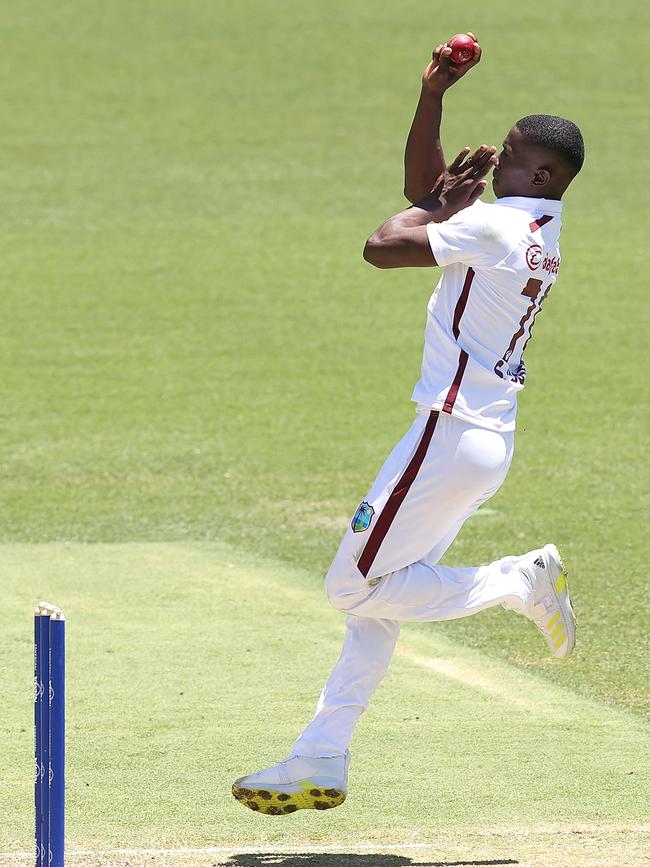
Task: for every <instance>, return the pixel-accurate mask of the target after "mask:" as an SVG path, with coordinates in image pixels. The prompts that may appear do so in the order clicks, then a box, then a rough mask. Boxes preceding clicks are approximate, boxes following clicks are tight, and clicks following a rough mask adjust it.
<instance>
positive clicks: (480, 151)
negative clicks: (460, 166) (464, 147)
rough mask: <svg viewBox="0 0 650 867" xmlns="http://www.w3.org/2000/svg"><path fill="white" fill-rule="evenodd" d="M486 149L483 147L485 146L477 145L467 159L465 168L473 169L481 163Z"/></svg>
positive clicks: (485, 146) (486, 146)
mask: <svg viewBox="0 0 650 867" xmlns="http://www.w3.org/2000/svg"><path fill="white" fill-rule="evenodd" d="M487 149H488V145H485V144H482V145H479V147H477V148H476V150H475V151H474V153H472V154H470V156H468V157H467V168H468V169H469V168H473V167H474V166H476V165H477V163H479V162H480V161H481V159H483V158H484V157H485V153H486V151H487Z"/></svg>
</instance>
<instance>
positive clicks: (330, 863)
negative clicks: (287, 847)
mask: <svg viewBox="0 0 650 867" xmlns="http://www.w3.org/2000/svg"><path fill="white" fill-rule="evenodd" d="M501 864H519V861H514V860H513V859H512V858H505V859H504V858H497V859H496V860H494V859H493V860H487V861H413V860H411V858H406V857H404V856H403V855H379V854H376V855H375V854H372V853H368V854H367V855H355V854H353V853H349V854H346V853H345V852H337V853H336V854H332V853H327V854H324V853H323V854H317V853H309V852H305V853H304V854H299V855H298V854H296V855H285V854H279V853H278V854H276V853H273V852H264V853H262V852H260V853H256V854H254V855H231V856H230V858H229V859H228V861H226V862H225V864H224V867H498V865H501Z"/></svg>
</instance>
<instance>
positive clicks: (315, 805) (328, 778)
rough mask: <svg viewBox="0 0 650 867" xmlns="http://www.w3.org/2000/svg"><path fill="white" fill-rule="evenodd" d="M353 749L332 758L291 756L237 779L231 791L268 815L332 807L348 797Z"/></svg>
mask: <svg viewBox="0 0 650 867" xmlns="http://www.w3.org/2000/svg"><path fill="white" fill-rule="evenodd" d="M349 765H350V753H349V752H346V754H345V755H344V756H333V757H331V758H310V757H309V756H289V758H287V759H284V761H282V762H278V764H277V765H273V767H270V768H266V769H265V770H263V771H258V772H257V773H256V774H249V776H247V777H240V778H239V779H238V780H235V782H234V783H233V787H232V793H233V795H234V796H235V798H237V800H238V801H240V802H241V803H242V804H243V805H244V806H245V807H248V808H249V809H250V810H255V811H256V812H258V813H266V814H267V815H269V816H282V815H285V814H287V813H295V812H296V810H329V809H330V808H331V807H338V806H339V805H340V804H342V803H343V801H345V796H346V794H347V790H348V767H349Z"/></svg>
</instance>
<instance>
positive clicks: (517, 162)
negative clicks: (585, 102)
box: [492, 114, 585, 199]
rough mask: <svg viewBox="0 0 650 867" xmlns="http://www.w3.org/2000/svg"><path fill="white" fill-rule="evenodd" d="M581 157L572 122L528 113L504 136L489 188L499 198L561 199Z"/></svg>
mask: <svg viewBox="0 0 650 867" xmlns="http://www.w3.org/2000/svg"><path fill="white" fill-rule="evenodd" d="M584 158H585V145H584V142H583V140H582V133H581V132H580V130H579V129H578V127H577V126H576V125H575V123H573V122H572V121H570V120H565V119H564V118H563V117H555V116H554V115H552V114H530V115H528V117H522V119H521V120H518V121H517V123H516V124H515V125H514V126H513V128H512V129H511V130H510V132H509V133H508V135H507V136H506V139H505V141H504V142H503V149H502V150H501V153H500V154H499V163H498V165H497V167H496V168H495V170H494V175H493V178H492V189H493V190H494V194H495V195H496V197H497V198H498V199H501V198H503V197H504V196H530V197H533V198H541V199H561V198H562V193H563V192H564V191H565V190H566V188H567V187H568V186H569V184H570V183H571V181H572V180H573V179H574V178H575V176H576V175H577V174H578V172H579V171H580V169H581V168H582V163H583V161H584Z"/></svg>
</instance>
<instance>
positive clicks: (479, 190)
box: [467, 181, 487, 205]
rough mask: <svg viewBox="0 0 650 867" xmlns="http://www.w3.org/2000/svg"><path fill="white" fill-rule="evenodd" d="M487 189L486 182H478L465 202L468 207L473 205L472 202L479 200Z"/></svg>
mask: <svg viewBox="0 0 650 867" xmlns="http://www.w3.org/2000/svg"><path fill="white" fill-rule="evenodd" d="M486 188H487V181H479V182H478V183H477V184H476V186H475V187H474V189H473V190H472V192H471V193H470V195H469V199H468V200H467V204H468V205H473V204H474V202H475V201H476V200H477V199H479V198H480V197H481V196H482V195H483V193H484V192H485V190H486Z"/></svg>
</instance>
